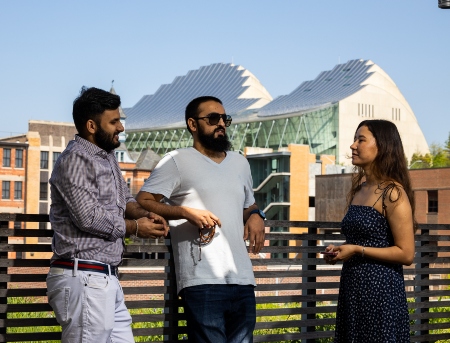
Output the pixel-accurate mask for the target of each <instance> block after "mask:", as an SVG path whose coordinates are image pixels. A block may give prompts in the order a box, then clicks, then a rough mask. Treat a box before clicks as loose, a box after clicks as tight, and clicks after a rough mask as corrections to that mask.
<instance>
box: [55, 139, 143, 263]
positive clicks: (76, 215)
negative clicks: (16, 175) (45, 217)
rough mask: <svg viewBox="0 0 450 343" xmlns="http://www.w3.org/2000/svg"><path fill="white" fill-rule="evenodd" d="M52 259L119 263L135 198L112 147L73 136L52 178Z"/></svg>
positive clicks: (59, 159) (57, 163)
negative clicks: (128, 212)
mask: <svg viewBox="0 0 450 343" xmlns="http://www.w3.org/2000/svg"><path fill="white" fill-rule="evenodd" d="M49 182H50V190H51V200H52V203H51V208H50V222H51V225H52V229H53V230H54V236H53V242H52V249H53V253H54V255H53V258H52V260H54V259H58V258H66V259H72V258H75V257H77V258H80V259H85V260H96V261H100V262H103V263H108V264H111V265H114V266H117V265H118V264H119V263H120V262H121V258H122V252H123V237H124V236H125V231H126V228H125V220H124V217H125V208H126V205H127V203H128V202H131V201H135V200H134V198H133V197H132V195H131V194H130V192H129V190H128V187H127V185H126V183H125V180H124V179H123V176H122V173H121V171H120V168H119V165H118V163H117V160H116V157H115V155H114V151H111V152H109V153H107V152H106V151H105V150H103V149H101V148H99V147H98V146H96V145H94V144H92V143H90V142H89V141H87V140H85V139H83V138H81V137H80V136H78V135H76V136H75V139H74V140H72V141H70V142H69V144H68V146H67V148H66V150H64V152H63V153H62V154H61V156H60V157H59V158H58V161H57V162H56V164H55V167H54V169H53V172H52V176H51V178H50V181H49Z"/></svg>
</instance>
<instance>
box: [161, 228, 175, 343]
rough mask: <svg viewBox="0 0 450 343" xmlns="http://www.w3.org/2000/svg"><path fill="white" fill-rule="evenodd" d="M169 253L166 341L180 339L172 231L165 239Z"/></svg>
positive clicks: (165, 314)
mask: <svg viewBox="0 0 450 343" xmlns="http://www.w3.org/2000/svg"><path fill="white" fill-rule="evenodd" d="M165 243H166V245H167V248H168V250H169V252H168V253H165V256H164V257H165V258H166V259H167V260H168V262H169V263H168V266H166V267H165V273H166V279H165V280H164V286H166V289H167V292H166V294H164V300H165V304H166V305H165V307H164V338H163V339H164V342H176V341H178V333H177V331H178V305H177V304H178V301H177V299H178V294H177V284H176V279H175V264H174V261H173V251H172V244H171V241H170V233H169V236H168V239H166V240H165Z"/></svg>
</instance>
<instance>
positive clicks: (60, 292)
mask: <svg viewBox="0 0 450 343" xmlns="http://www.w3.org/2000/svg"><path fill="white" fill-rule="evenodd" d="M47 298H48V303H49V304H50V306H51V307H52V308H53V311H54V312H55V316H56V320H57V322H58V323H59V325H61V326H62V325H64V324H66V323H67V320H68V313H69V299H70V287H62V288H56V289H54V290H51V291H49V292H47Z"/></svg>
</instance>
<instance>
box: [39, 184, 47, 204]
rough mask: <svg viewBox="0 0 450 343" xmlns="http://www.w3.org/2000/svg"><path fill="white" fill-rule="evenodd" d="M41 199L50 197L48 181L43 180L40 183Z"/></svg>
mask: <svg viewBox="0 0 450 343" xmlns="http://www.w3.org/2000/svg"><path fill="white" fill-rule="evenodd" d="M39 199H40V200H47V199H48V187H47V182H41V183H40V185H39Z"/></svg>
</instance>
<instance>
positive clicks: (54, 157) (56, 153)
mask: <svg viewBox="0 0 450 343" xmlns="http://www.w3.org/2000/svg"><path fill="white" fill-rule="evenodd" d="M59 155H61V153H60V152H54V153H53V166H52V168H55V164H56V161H58V158H59Z"/></svg>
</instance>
